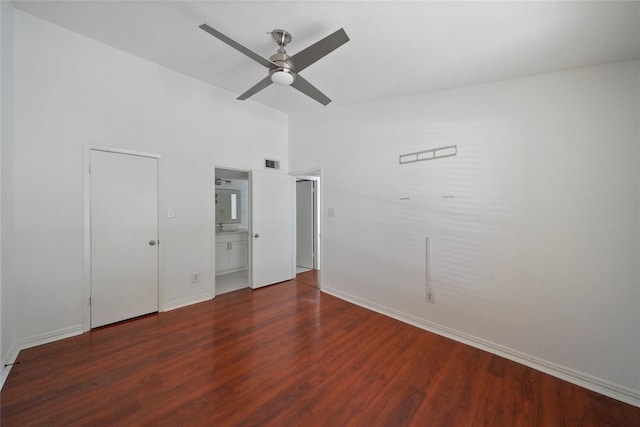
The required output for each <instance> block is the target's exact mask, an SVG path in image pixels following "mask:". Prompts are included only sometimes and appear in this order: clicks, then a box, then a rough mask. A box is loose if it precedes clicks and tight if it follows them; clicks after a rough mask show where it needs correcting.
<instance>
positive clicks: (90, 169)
mask: <svg viewBox="0 0 640 427" xmlns="http://www.w3.org/2000/svg"><path fill="white" fill-rule="evenodd" d="M89 175H91V163H89Z"/></svg>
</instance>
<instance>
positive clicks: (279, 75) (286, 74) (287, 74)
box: [271, 68, 294, 86]
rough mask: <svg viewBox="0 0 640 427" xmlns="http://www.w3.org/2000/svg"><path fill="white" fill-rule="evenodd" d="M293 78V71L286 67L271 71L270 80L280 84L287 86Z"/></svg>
mask: <svg viewBox="0 0 640 427" xmlns="http://www.w3.org/2000/svg"><path fill="white" fill-rule="evenodd" d="M293 80H294V75H293V73H292V72H291V70H288V69H286V68H280V69H276V70H274V71H273V72H272V73H271V81H272V82H273V83H275V84H277V85H280V86H289V85H290V84H291V83H293Z"/></svg>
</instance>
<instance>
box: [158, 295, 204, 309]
mask: <svg viewBox="0 0 640 427" xmlns="http://www.w3.org/2000/svg"><path fill="white" fill-rule="evenodd" d="M212 299H213V296H212V295H211V294H200V295H195V296H192V297H188V298H182V299H179V300H175V301H171V302H168V303H167V305H166V306H165V308H164V310H163V311H171V310H175V309H177V308H182V307H186V306H189V305H192V304H197V303H199V302H205V301H209V300H212Z"/></svg>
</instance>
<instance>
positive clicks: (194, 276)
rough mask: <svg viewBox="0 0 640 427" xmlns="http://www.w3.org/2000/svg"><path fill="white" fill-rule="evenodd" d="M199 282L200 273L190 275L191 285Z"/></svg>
mask: <svg viewBox="0 0 640 427" xmlns="http://www.w3.org/2000/svg"><path fill="white" fill-rule="evenodd" d="M199 281H200V273H191V283H198V282H199Z"/></svg>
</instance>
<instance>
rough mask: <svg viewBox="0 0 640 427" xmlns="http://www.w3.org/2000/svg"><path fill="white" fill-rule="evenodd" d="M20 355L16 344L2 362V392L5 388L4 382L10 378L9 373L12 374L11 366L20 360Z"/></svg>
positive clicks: (0, 373) (0, 377) (0, 372)
mask: <svg viewBox="0 0 640 427" xmlns="http://www.w3.org/2000/svg"><path fill="white" fill-rule="evenodd" d="M18 353H20V348H19V347H18V345H17V344H16V343H15V342H14V343H13V345H12V346H11V348H10V349H9V353H8V354H7V356H6V357H5V358H4V360H3V361H2V371H0V390H1V389H2V387H3V386H4V382H5V381H6V380H7V377H8V376H9V372H11V366H12V365H13V364H14V363H15V361H16V359H17V358H18Z"/></svg>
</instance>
